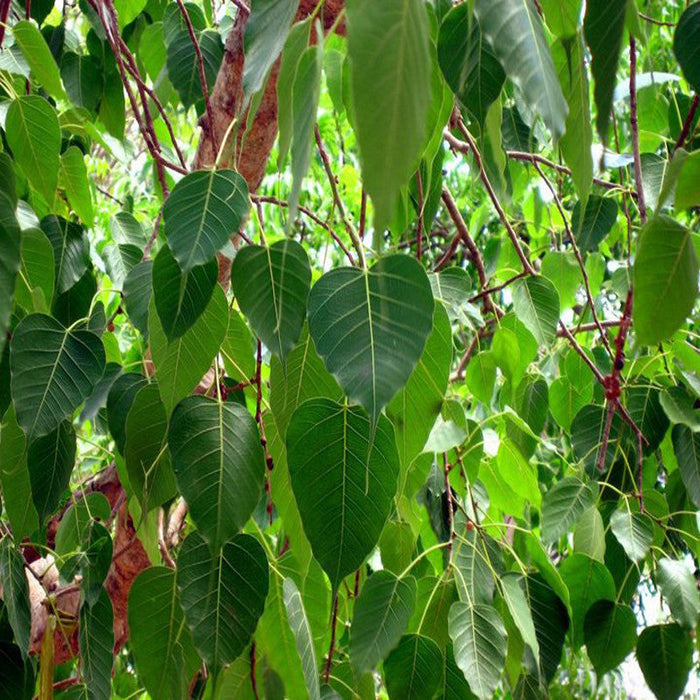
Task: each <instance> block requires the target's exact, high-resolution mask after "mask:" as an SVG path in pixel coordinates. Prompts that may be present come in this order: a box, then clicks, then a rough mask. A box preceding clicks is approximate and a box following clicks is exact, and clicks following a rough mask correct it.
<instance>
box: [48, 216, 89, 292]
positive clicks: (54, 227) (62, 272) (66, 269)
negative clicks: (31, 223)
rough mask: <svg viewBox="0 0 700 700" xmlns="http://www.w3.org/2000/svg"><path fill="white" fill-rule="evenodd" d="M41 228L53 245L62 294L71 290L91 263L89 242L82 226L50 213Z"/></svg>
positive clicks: (57, 286) (56, 279)
mask: <svg viewBox="0 0 700 700" xmlns="http://www.w3.org/2000/svg"><path fill="white" fill-rule="evenodd" d="M41 230H42V231H43V232H44V233H45V234H46V236H47V238H48V239H49V241H51V245H52V246H53V255H54V262H55V274H56V278H55V288H56V291H57V292H58V293H59V294H60V293H63V292H65V291H67V290H69V289H70V288H71V287H72V286H73V285H74V284H75V283H76V282H77V281H78V280H79V279H80V278H81V277H82V276H83V275H84V274H85V272H86V271H87V269H88V266H89V264H90V253H89V251H88V242H87V238H86V237H85V233H84V231H83V228H82V226H79V225H78V224H76V223H73V222H72V221H66V220H65V219H64V218H62V217H60V216H54V215H50V216H47V217H45V218H44V219H42V221H41Z"/></svg>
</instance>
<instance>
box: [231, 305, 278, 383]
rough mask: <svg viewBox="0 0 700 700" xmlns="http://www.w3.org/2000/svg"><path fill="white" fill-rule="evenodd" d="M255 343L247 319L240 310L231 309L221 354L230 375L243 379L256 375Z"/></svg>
mask: <svg viewBox="0 0 700 700" xmlns="http://www.w3.org/2000/svg"><path fill="white" fill-rule="evenodd" d="M255 345H256V343H255V340H254V339H253V334H252V333H251V332H250V329H249V328H248V324H247V323H246V322H245V319H244V318H243V316H242V315H241V314H240V313H239V312H238V311H236V310H235V309H231V310H230V311H229V317H228V329H227V331H226V337H225V338H224V342H223V344H222V345H221V356H222V357H223V360H224V368H225V369H226V374H227V375H228V376H229V377H231V378H235V379H240V380H241V381H243V380H245V379H251V378H252V377H253V376H254V375H255ZM270 364H271V365H272V361H270Z"/></svg>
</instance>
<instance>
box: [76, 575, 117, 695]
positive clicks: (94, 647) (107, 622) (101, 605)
mask: <svg viewBox="0 0 700 700" xmlns="http://www.w3.org/2000/svg"><path fill="white" fill-rule="evenodd" d="M113 649H114V613H113V612H112V601H111V600H110V598H109V595H108V594H107V591H106V590H105V589H104V588H100V594H99V597H98V599H97V602H96V603H95V604H94V605H92V606H89V605H86V604H83V606H82V607H81V609H80V659H81V672H82V676H83V679H84V680H85V684H86V685H87V687H88V697H89V699H90V700H109V699H110V698H111V697H113V696H112V654H113Z"/></svg>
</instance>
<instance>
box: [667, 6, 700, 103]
mask: <svg viewBox="0 0 700 700" xmlns="http://www.w3.org/2000/svg"><path fill="white" fill-rule="evenodd" d="M698 46H700V5H698V3H696V2H694V3H691V4H690V6H689V7H687V8H686V10H685V12H684V13H683V14H682V15H681V18H680V19H679V20H678V24H677V25H676V31H675V33H674V35H673V53H674V54H675V55H676V58H677V59H678V63H679V64H680V66H681V69H682V70H683V75H684V76H685V79H686V80H687V81H688V83H689V84H690V85H691V86H692V88H693V90H695V92H696V93H698V92H700V53H699V52H698Z"/></svg>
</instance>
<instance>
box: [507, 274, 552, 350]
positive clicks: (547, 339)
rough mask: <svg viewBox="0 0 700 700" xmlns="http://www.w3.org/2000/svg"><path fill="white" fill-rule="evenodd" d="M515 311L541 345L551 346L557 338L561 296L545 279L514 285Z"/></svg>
mask: <svg viewBox="0 0 700 700" xmlns="http://www.w3.org/2000/svg"><path fill="white" fill-rule="evenodd" d="M513 309H514V311H515V313H516V315H517V316H518V318H519V319H520V320H521V321H522V322H523V323H524V324H525V326H526V327H527V329H528V330H529V331H530V332H531V333H532V335H533V336H534V337H535V340H537V342H538V343H540V344H541V345H550V344H551V343H552V342H554V339H555V338H556V336H557V324H558V323H559V294H558V293H557V290H556V289H555V287H554V285H553V284H552V283H551V282H550V281H549V280H548V279H546V278H544V277H528V278H527V279H524V280H518V282H516V283H515V284H514V285H513Z"/></svg>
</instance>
